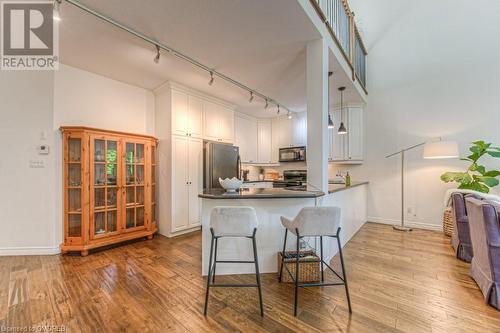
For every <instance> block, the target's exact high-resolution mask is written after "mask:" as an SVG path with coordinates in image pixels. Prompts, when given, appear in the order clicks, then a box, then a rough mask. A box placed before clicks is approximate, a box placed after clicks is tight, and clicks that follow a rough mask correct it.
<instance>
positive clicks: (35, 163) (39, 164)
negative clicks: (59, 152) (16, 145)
mask: <svg viewBox="0 0 500 333" xmlns="http://www.w3.org/2000/svg"><path fill="white" fill-rule="evenodd" d="M29 167H30V169H43V168H45V162H44V161H43V160H30V163H29Z"/></svg>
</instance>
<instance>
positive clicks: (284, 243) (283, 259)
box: [279, 228, 288, 282]
mask: <svg viewBox="0 0 500 333" xmlns="http://www.w3.org/2000/svg"><path fill="white" fill-rule="evenodd" d="M287 235H288V229H286V228H285V240H284V241H283V252H281V267H280V279H279V282H281V277H282V276H283V262H284V261H285V249H286V236H287Z"/></svg>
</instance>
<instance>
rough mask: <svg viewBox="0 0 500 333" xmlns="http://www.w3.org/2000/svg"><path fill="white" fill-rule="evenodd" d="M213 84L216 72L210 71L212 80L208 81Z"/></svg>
mask: <svg viewBox="0 0 500 333" xmlns="http://www.w3.org/2000/svg"><path fill="white" fill-rule="evenodd" d="M212 84H214V72H210V81H208V85H209V86H211V85H212Z"/></svg>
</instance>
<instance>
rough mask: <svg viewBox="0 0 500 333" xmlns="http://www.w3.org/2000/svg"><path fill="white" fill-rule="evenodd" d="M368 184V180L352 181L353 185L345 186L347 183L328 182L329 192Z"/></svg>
mask: <svg viewBox="0 0 500 333" xmlns="http://www.w3.org/2000/svg"><path fill="white" fill-rule="evenodd" d="M365 184H368V182H366V181H356V182H354V181H353V182H351V186H345V184H328V193H335V192H340V191H345V190H348V189H350V188H352V187H356V186H361V185H365Z"/></svg>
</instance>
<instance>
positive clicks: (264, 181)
mask: <svg viewBox="0 0 500 333" xmlns="http://www.w3.org/2000/svg"><path fill="white" fill-rule="evenodd" d="M272 182H274V180H272V179H264V180H258V179H254V180H244V181H243V183H272Z"/></svg>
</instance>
